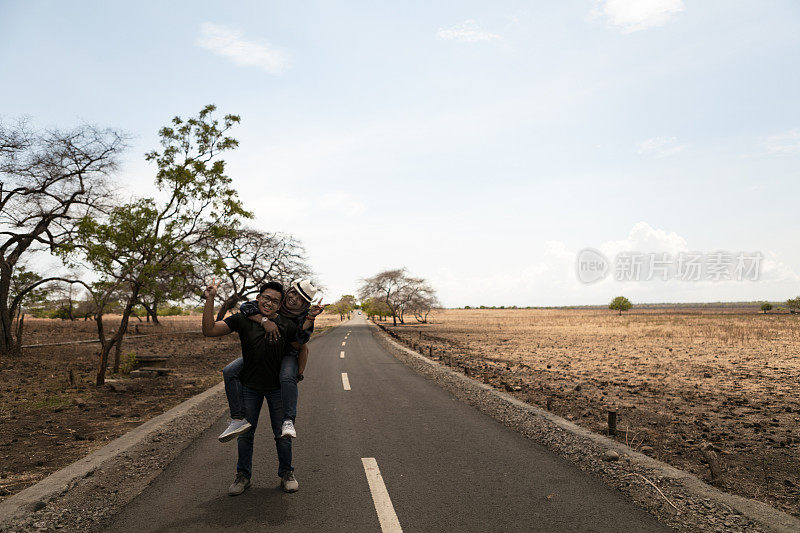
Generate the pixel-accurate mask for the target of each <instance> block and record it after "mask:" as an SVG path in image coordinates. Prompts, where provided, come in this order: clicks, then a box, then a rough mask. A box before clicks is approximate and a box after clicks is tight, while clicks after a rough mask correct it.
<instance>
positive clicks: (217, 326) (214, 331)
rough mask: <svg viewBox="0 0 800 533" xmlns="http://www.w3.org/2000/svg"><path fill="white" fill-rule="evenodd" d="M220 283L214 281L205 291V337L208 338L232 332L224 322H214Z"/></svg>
mask: <svg viewBox="0 0 800 533" xmlns="http://www.w3.org/2000/svg"><path fill="white" fill-rule="evenodd" d="M218 287H219V282H218V281H216V280H214V281H212V282H211V284H210V285H209V286H208V287H206V290H205V291H203V296H205V297H206V305H205V307H203V335H205V336H206V337H221V336H223V335H227V334H228V333H230V332H231V328H230V327H228V324H226V323H225V322H223V321H222V320H217V321H215V320H214V296H216V295H217V288H218Z"/></svg>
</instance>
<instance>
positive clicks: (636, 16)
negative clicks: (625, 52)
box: [596, 0, 684, 33]
mask: <svg viewBox="0 0 800 533" xmlns="http://www.w3.org/2000/svg"><path fill="white" fill-rule="evenodd" d="M683 10H684V6H683V1H682V0H605V1H601V2H599V4H598V6H597V8H596V13H598V14H601V15H603V16H604V17H605V19H606V21H607V22H608V23H609V24H611V25H612V26H617V27H619V28H621V29H622V32H623V33H632V32H635V31H639V30H644V29H647V28H652V27H654V26H663V25H664V24H666V23H667V22H669V21H670V20H672V19H673V18H674V17H675V14H676V13H679V12H681V11H683Z"/></svg>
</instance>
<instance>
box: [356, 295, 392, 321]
mask: <svg viewBox="0 0 800 533" xmlns="http://www.w3.org/2000/svg"><path fill="white" fill-rule="evenodd" d="M361 310H362V311H363V312H364V314H365V315H367V318H371V317H375V316H376V317H378V318H379V319H383V318H384V317H387V316H392V311H391V309H389V306H388V305H386V303H385V302H382V301H381V300H379V299H378V298H367V299H366V300H363V301H362V302H361Z"/></svg>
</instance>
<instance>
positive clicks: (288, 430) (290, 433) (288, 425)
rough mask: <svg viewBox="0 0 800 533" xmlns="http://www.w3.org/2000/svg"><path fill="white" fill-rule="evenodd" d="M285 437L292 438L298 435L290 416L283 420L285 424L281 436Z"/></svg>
mask: <svg viewBox="0 0 800 533" xmlns="http://www.w3.org/2000/svg"><path fill="white" fill-rule="evenodd" d="M284 437H289V438H292V439H293V438H295V437H297V431H295V429H294V422H292V421H291V420H289V419H288V418H287V419H286V420H284V421H283V425H282V426H281V438H284Z"/></svg>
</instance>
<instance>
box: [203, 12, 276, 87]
mask: <svg viewBox="0 0 800 533" xmlns="http://www.w3.org/2000/svg"><path fill="white" fill-rule="evenodd" d="M243 36H244V34H243V33H242V32H241V31H239V30H235V29H233V28H228V27H226V26H219V25H217V24H212V23H210V22H204V23H203V24H202V25H201V26H200V36H199V37H198V38H197V41H195V44H197V46H199V47H201V48H205V49H207V50H211V51H212V52H214V53H215V54H217V55H219V56H222V57H226V58H228V59H230V60H231V61H233V62H234V63H235V64H236V65H239V66H241V67H257V68H260V69H262V70H265V71H267V72H269V73H271V74H277V73H279V72H281V71H282V70H283V69H284V68H286V67H287V66H288V64H289V58H288V56H287V55H286V53H285V52H283V51H282V50H278V49H277V48H274V47H273V46H272V45H270V44H269V43H266V42H257V41H248V40H245V39H244V38H243Z"/></svg>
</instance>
